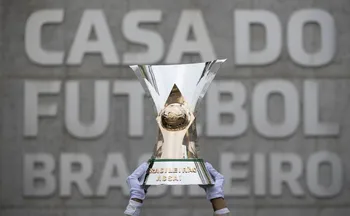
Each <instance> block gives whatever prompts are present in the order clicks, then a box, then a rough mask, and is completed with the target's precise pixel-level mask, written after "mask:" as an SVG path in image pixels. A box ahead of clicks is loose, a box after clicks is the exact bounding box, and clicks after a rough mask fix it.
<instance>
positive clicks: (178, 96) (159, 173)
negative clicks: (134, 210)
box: [131, 59, 226, 185]
mask: <svg viewBox="0 0 350 216" xmlns="http://www.w3.org/2000/svg"><path fill="white" fill-rule="evenodd" d="M225 61H226V59H225V60H215V61H210V62H204V63H194V64H177V65H134V66H131V68H132V69H133V70H134V72H135V74H136V75H137V77H138V79H139V81H140V82H141V84H142V86H143V88H144V89H145V91H146V93H147V94H148V95H149V96H150V97H151V98H152V100H153V102H154V108H155V111H156V113H157V117H156V121H157V124H158V127H159V132H158V141H157V143H156V145H155V148H154V154H153V156H152V158H151V159H150V160H149V162H150V165H149V169H148V172H147V175H146V178H145V184H146V185H162V184H165V185H193V184H196V185H210V184H212V183H213V181H212V179H211V176H210V175H209V173H208V171H207V169H206V167H205V164H204V161H203V159H200V158H199V157H198V151H199V148H198V143H197V131H196V113H197V108H198V104H199V103H200V102H201V100H202V99H203V97H204V95H205V93H206V91H207V90H208V87H209V85H210V83H211V82H212V80H213V79H214V77H215V75H216V73H217V71H218V70H219V68H220V66H221V64H222V63H223V62H225Z"/></svg>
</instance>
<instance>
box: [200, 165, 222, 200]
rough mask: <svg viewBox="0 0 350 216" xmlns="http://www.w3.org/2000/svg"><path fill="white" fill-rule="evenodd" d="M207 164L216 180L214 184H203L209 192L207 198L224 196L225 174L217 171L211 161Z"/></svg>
mask: <svg viewBox="0 0 350 216" xmlns="http://www.w3.org/2000/svg"><path fill="white" fill-rule="evenodd" d="M205 166H206V168H207V170H208V172H209V174H210V175H211V176H212V178H213V180H214V185H210V186H201V187H202V188H203V189H204V190H205V192H206V194H207V199H208V200H212V199H215V198H224V181H225V179H224V176H223V175H222V174H221V173H219V172H218V171H216V169H214V167H213V166H212V165H211V164H210V163H208V162H206V163H205Z"/></svg>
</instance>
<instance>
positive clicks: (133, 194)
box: [124, 162, 148, 216]
mask: <svg viewBox="0 0 350 216" xmlns="http://www.w3.org/2000/svg"><path fill="white" fill-rule="evenodd" d="M147 169H148V164H147V163H146V162H145V163H143V164H141V165H140V166H139V167H138V168H137V169H136V170H135V171H134V172H133V173H132V174H131V175H130V176H129V177H128V178H127V180H126V182H127V184H128V186H129V188H130V200H129V205H128V206H127V208H126V210H125V212H124V213H125V214H126V215H132V216H138V215H139V214H140V212H141V206H142V202H143V200H144V199H145V197H146V190H147V188H146V187H145V186H144V185H143V181H144V179H145V176H146V172H147Z"/></svg>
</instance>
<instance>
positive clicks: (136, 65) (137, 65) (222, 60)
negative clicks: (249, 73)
mask: <svg viewBox="0 0 350 216" xmlns="http://www.w3.org/2000/svg"><path fill="white" fill-rule="evenodd" d="M226 60H227V58H224V59H214V60H211V61H201V62H191V63H174V64H172V63H169V64H133V65H130V66H129V67H131V68H132V67H139V66H176V65H194V64H203V63H209V62H214V61H215V62H222V63H223V62H225V61H226Z"/></svg>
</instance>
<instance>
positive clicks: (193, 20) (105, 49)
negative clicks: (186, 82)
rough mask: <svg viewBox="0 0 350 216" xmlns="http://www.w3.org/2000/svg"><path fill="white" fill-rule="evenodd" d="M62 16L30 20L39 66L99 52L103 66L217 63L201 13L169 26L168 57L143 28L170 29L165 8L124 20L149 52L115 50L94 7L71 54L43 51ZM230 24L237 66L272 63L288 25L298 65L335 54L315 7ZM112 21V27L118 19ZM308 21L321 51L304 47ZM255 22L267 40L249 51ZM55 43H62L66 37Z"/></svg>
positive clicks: (28, 35)
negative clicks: (189, 60)
mask: <svg viewBox="0 0 350 216" xmlns="http://www.w3.org/2000/svg"><path fill="white" fill-rule="evenodd" d="M64 12H65V11H64V10H63V9H45V10H38V11H35V12H34V13H32V14H31V15H30V16H29V17H28V19H27V22H26V28H25V51H26V54H27V56H28V57H29V59H30V60H31V61H32V62H34V63H36V64H39V65H81V64H82V63H83V60H84V56H85V55H86V54H91V53H93V54H99V55H100V56H101V58H102V60H103V63H104V64H105V65H129V64H155V63H158V62H161V61H163V59H164V62H165V63H166V64H169V63H179V62H181V58H182V56H183V55H184V54H188V53H191V54H193V53H195V54H198V55H199V56H200V57H201V58H202V59H203V60H212V59H217V54H216V52H215V49H214V46H213V43H212V40H211V38H210V34H209V31H208V28H207V25H206V22H205V19H204V15H203V13H202V12H201V11H200V10H183V11H182V13H181V14H180V17H179V20H178V22H177V26H172V27H170V28H172V29H175V31H174V32H172V33H171V35H174V36H173V38H172V39H171V41H170V45H169V48H168V52H167V53H166V52H165V50H166V47H167V46H166V43H165V42H164V39H163V36H162V35H161V34H160V33H159V32H157V31H154V30H150V29H146V28H144V27H143V25H144V24H156V25H167V23H162V20H163V19H164V18H163V17H164V16H163V12H162V11H161V10H134V11H130V12H128V13H127V14H125V16H124V17H123V19H122V21H121V22H122V23H121V29H120V31H121V33H122V34H123V36H124V38H125V40H126V42H127V43H131V44H137V45H141V46H145V47H147V48H146V50H145V51H140V52H135V51H130V50H127V51H125V52H124V53H118V51H117V47H118V45H119V44H120V42H122V41H115V40H113V36H112V31H111V28H110V26H109V25H108V22H107V19H106V16H105V14H104V11H102V10H96V9H94V10H91V9H88V10H85V11H84V12H83V14H82V16H81V19H80V23H79V24H78V26H77V27H76V29H77V30H76V32H75V36H74V39H73V42H72V45H71V47H70V49H69V51H66V50H64V48H63V47H62V48H61V49H58V50H52V49H48V48H44V47H45V45H46V44H45V43H44V41H45V40H43V39H42V38H45V34H44V32H45V31H44V28H45V26H47V25H53V24H55V25H56V26H55V27H54V29H55V30H57V31H59V30H60V29H62V28H63V27H62V25H64V24H63V23H64V21H65V20H64V19H65V18H66V17H65V13H64ZM232 20H233V22H232V24H233V26H234V29H233V31H234V37H233V38H234V41H232V44H233V45H232V47H233V49H234V56H235V64H236V65H244V66H247V65H248V66H254V65H268V64H271V63H273V62H275V61H277V59H278V58H279V57H280V56H281V54H282V47H283V34H284V32H283V27H284V26H285V27H286V33H285V34H286V36H287V37H286V38H287V41H286V42H285V43H286V45H287V51H288V54H289V56H290V58H291V60H292V61H293V62H294V63H296V64H298V65H302V66H306V67H319V66H324V65H326V64H328V63H330V62H331V61H332V59H333V58H334V56H335V53H336V27H335V21H334V18H333V17H332V16H331V14H330V13H329V12H327V11H324V10H321V9H316V8H311V9H302V10H298V11H295V12H294V13H293V14H292V15H291V16H290V18H289V19H288V22H287V23H282V22H281V20H280V18H279V17H278V16H277V15H276V14H274V13H273V12H270V11H266V10H255V9H254V10H235V11H233V14H232ZM66 22H69V20H68V21H66ZM111 22H113V23H114V22H115V20H113V21H111ZM308 23H315V24H316V25H318V26H319V27H320V34H319V37H320V38H321V43H320V46H319V49H318V50H317V51H315V52H312V53H310V52H308V51H307V50H306V49H305V47H304V43H305V39H304V37H303V33H304V27H305V26H306V25H307V24H308ZM253 24H259V25H261V26H262V27H263V28H264V29H265V35H264V36H265V38H266V39H265V41H266V42H265V46H264V48H263V49H261V50H252V48H251V47H252V44H251V43H252V42H251V40H250V38H252V30H251V26H252V25H253ZM117 26H118V25H117ZM226 29H229V28H226ZM114 31H115V29H113V32H114ZM191 31H192V32H193V35H194V38H195V39H193V40H189V39H188V35H189V34H190V32H191ZM91 32H95V34H96V39H95V40H92V39H90V35H91ZM226 33H227V34H229V33H228V32H225V34H226ZM220 34H223V32H221V33H220ZM118 38H121V37H118ZM56 39H57V40H59V41H62V40H63V41H64V39H65V38H64V39H62V38H56ZM68 44H70V43H69V42H68ZM121 44H123V42H122V43H121ZM306 44H308V43H306ZM120 54H121V55H120Z"/></svg>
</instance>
